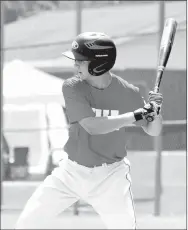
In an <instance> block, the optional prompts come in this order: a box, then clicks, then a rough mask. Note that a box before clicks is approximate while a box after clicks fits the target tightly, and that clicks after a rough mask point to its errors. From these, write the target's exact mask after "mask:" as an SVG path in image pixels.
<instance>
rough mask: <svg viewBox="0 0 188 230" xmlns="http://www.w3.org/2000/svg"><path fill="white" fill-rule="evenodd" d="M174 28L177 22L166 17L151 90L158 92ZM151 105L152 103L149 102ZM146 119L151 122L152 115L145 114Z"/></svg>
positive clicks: (173, 35) (174, 31) (171, 43)
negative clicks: (155, 74)
mask: <svg viewBox="0 0 188 230" xmlns="http://www.w3.org/2000/svg"><path fill="white" fill-rule="evenodd" d="M176 28H177V22H176V21H175V20H174V19H173V18H168V19H167V20H166V22H165V25H164V29H163V34H162V38H161V43H160V48H159V56H158V65H157V76H156V80H155V86H154V88H153V91H154V92H155V93H158V92H159V87H160V83H161V80H162V76H163V72H164V70H165V67H166V64H167V62H168V58H169V56H170V52H171V49H172V45H173V42H174V37H175V33H176ZM151 106H153V105H152V104H151ZM146 120H147V121H149V122H151V121H153V120H154V117H153V116H150V115H148V116H147V115H146Z"/></svg>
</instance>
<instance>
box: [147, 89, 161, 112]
mask: <svg viewBox="0 0 188 230" xmlns="http://www.w3.org/2000/svg"><path fill="white" fill-rule="evenodd" d="M148 103H150V104H152V106H153V108H154V111H156V112H157V114H159V112H160V110H161V107H162V103H163V95H162V94H161V93H155V92H153V91H150V92H149V98H148Z"/></svg>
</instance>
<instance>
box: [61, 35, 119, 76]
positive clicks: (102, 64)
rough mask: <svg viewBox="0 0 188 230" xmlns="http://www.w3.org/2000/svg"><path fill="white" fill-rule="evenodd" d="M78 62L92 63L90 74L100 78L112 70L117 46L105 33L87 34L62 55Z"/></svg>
mask: <svg viewBox="0 0 188 230" xmlns="http://www.w3.org/2000/svg"><path fill="white" fill-rule="evenodd" d="M62 54H63V55H64V56H66V57H68V58H70V59H73V60H78V61H90V63H89V66H88V72H89V73H90V74H91V75H94V76H99V75H102V74H104V73H105V72H107V71H108V70H110V69H111V68H112V67H113V66H114V64H115V60H116V46H115V44H114V42H113V41H112V40H111V39H110V37H108V36H107V35H106V34H104V33H98V32H86V33H82V34H80V35H78V36H77V37H76V39H75V40H74V41H73V42H72V49H71V50H69V51H66V52H64V53H62Z"/></svg>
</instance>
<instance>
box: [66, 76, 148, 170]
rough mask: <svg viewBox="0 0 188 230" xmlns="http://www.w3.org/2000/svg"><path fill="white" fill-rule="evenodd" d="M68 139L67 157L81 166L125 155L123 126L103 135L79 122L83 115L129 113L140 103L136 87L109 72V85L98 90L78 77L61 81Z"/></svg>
mask: <svg viewBox="0 0 188 230" xmlns="http://www.w3.org/2000/svg"><path fill="white" fill-rule="evenodd" d="M63 95H64V99H65V107H66V114H67V117H68V120H69V124H70V127H69V139H68V141H67V143H66V144H65V146H64V150H65V151H66V152H67V154H68V157H69V158H70V159H71V160H73V161H76V162H77V163H79V164H81V165H85V166H88V167H93V166H99V165H101V164H103V163H107V164H110V163H114V162H116V161H119V160H121V159H123V158H124V157H125V156H126V155H127V151H126V139H125V132H126V127H123V128H120V129H118V130H115V131H113V132H110V133H107V134H99V135H90V134H89V133H88V132H87V131H86V130H85V129H84V128H83V127H82V126H81V125H80V124H79V121H80V120H82V119H83V118H87V117H101V116H104V117H105V116H114V115H119V114H123V113H127V112H133V111H134V110H136V109H138V108H142V107H143V106H144V101H143V98H142V97H141V95H140V92H139V88H138V87H135V86H134V85H132V84H130V83H128V82H127V81H125V80H124V79H122V78H121V77H119V76H116V75H114V74H113V75H112V81H111V83H110V85H109V86H108V87H107V88H105V89H98V88H95V87H93V86H91V85H90V84H88V83H87V82H86V81H85V80H82V79H80V78H79V77H78V76H75V77H72V78H69V79H67V80H65V81H64V83H63Z"/></svg>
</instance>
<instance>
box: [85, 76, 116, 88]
mask: <svg viewBox="0 0 188 230" xmlns="http://www.w3.org/2000/svg"><path fill="white" fill-rule="evenodd" d="M86 81H87V83H88V84H90V85H91V86H93V87H95V88H98V89H105V88H107V87H108V86H109V85H110V84H111V81H112V76H111V74H110V72H107V73H105V74H103V75H100V76H95V77H92V78H88V79H87V80H86Z"/></svg>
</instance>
